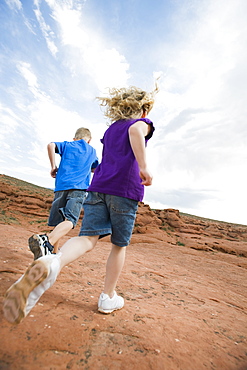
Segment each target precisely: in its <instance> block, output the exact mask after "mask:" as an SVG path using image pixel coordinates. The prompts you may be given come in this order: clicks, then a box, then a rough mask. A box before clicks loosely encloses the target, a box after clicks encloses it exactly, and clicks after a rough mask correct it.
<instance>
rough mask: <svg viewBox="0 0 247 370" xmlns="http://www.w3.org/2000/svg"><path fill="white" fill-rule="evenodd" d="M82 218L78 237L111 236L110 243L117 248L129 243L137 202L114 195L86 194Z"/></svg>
mask: <svg viewBox="0 0 247 370" xmlns="http://www.w3.org/2000/svg"><path fill="white" fill-rule="evenodd" d="M83 208H84V217H83V220H82V225H81V230H80V234H79V235H80V236H81V235H87V236H93V235H99V237H100V238H103V237H104V236H106V235H109V234H111V242H112V243H113V244H115V245H117V246H119V247H126V246H127V245H128V244H129V243H130V239H131V235H132V231H133V227H134V223H135V218H136V212H137V208H138V201H136V200H133V199H128V198H123V197H118V196H115V195H108V194H102V193H96V192H88V196H87V198H86V200H85V202H84V205H83Z"/></svg>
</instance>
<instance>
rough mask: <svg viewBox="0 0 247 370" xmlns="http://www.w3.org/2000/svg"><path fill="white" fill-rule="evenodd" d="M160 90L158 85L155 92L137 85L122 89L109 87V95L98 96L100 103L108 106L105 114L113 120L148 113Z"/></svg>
mask: <svg viewBox="0 0 247 370" xmlns="http://www.w3.org/2000/svg"><path fill="white" fill-rule="evenodd" d="M157 92H158V87H157V85H156V88H155V90H154V91H153V92H151V93H147V92H146V91H143V90H141V89H139V88H138V87H135V86H130V87H128V88H125V87H124V88H121V89H115V88H113V89H109V97H98V98H97V99H98V100H99V101H100V105H101V106H103V107H106V111H105V116H106V117H108V118H109V119H110V121H111V122H115V121H118V120H120V119H131V118H136V117H137V115H139V114H141V113H142V112H146V113H147V114H148V113H149V112H150V111H151V109H152V108H153V105H154V95H155V94H156V93H157Z"/></svg>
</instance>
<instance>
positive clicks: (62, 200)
mask: <svg viewBox="0 0 247 370" xmlns="http://www.w3.org/2000/svg"><path fill="white" fill-rule="evenodd" d="M86 196H87V192H86V191H85V190H62V191H56V192H55V195H54V200H53V202H52V206H51V210H50V216H49V219H48V225H49V226H57V225H58V224H60V223H61V222H62V221H64V220H65V219H66V220H69V221H71V222H72V224H73V228H74V227H75V226H76V224H77V222H78V219H79V217H80V214H81V210H82V205H83V203H84V200H85V198H86Z"/></svg>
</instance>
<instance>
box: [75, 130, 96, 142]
mask: <svg viewBox="0 0 247 370" xmlns="http://www.w3.org/2000/svg"><path fill="white" fill-rule="evenodd" d="M85 138H88V139H92V135H91V132H90V130H89V129H88V128H84V127H80V128H78V129H77V130H76V133H75V140H82V139H85Z"/></svg>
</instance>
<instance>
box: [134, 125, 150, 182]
mask: <svg viewBox="0 0 247 370" xmlns="http://www.w3.org/2000/svg"><path fill="white" fill-rule="evenodd" d="M149 130H150V126H149V125H147V124H146V122H144V121H137V122H136V123H134V124H133V125H132V126H130V128H129V139H130V145H131V148H132V150H133V153H134V156H135V158H136V160H137V163H138V165H139V169H140V177H141V179H142V184H143V185H145V186H149V185H151V184H152V179H153V177H152V175H151V173H150V172H149V170H148V168H147V162H146V150H145V136H147V134H148V133H149Z"/></svg>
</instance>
